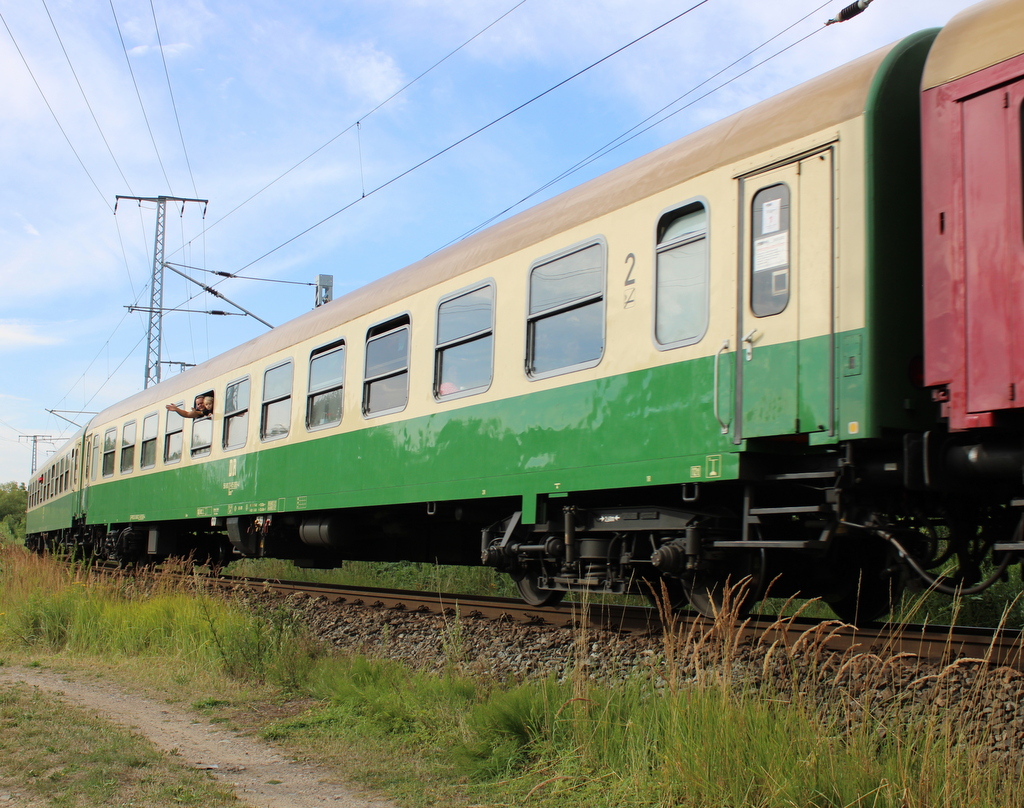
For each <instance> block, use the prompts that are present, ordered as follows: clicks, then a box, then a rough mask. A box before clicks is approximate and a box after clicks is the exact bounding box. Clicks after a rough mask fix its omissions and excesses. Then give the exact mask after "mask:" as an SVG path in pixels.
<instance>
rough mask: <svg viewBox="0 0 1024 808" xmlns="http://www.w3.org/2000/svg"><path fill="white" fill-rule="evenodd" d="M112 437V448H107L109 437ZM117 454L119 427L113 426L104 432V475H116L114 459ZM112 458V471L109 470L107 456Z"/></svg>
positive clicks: (106, 476)
mask: <svg viewBox="0 0 1024 808" xmlns="http://www.w3.org/2000/svg"><path fill="white" fill-rule="evenodd" d="M108 437H109V438H110V449H109V450H108V449H107V438H108ZM116 456H117V427H116V426H112V427H110V428H108V429H106V430H104V432H103V476H104V477H105V478H108V477H113V476H114V460H115V458H116ZM108 457H109V458H110V471H107V458H108Z"/></svg>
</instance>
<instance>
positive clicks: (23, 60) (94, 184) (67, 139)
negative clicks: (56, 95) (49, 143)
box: [0, 14, 113, 212]
mask: <svg viewBox="0 0 1024 808" xmlns="http://www.w3.org/2000/svg"><path fill="white" fill-rule="evenodd" d="M0 22H2V23H3V24H4V28H6V29H7V34H8V36H10V38H11V42H13V43H14V49H15V50H16V51H18V56H20V57H21V61H22V64H24V65H25V69H26V70H27V71H28V74H29V76H30V77H31V78H32V83H33V84H35V85H36V89H37V90H38V91H39V95H40V96H42V99H43V103H44V104H46V108H47V109H48V110H50V115H52V116H53V120H54V123H56V124H57V128H58V129H60V133H61V134H62V135H64V140H66V141H67V142H68V146H70V147H71V151H72V152H74V155H75V159H76V160H78V164H79V165H80V166H81V167H82V171H84V172H85V176H87V177H88V178H89V182H91V183H92V187H93V188H95V189H96V193H98V194H99V195H100V198H101V199H102V200H103V204H104V205H106V206H107V210H109V211H111V212H113V208H111V207H110V203H109V202H107V195H106V194H105V193H103V191H101V190H100V186H99V185H97V184H96V180H94V179H93V176H92V174H90V173H89V169H88V168H86V167H85V163H84V162H83V161H82V158H81V156H80V155H79V154H78V150H77V149H75V144H74V143H72V142H71V138H70V137H68V133H67V132H65V131H64V127H63V126H61V123H60V119H59V118H58V117H57V113H56V112H54V111H53V107H51V106H50V102H49V101H48V100H47V98H46V93H44V92H43V88H42V87H40V86H39V82H38V81H37V80H36V77H35V74H34V73H33V72H32V68H31V67H29V66H28V60H27V59H26V58H25V54H24V53H22V52H21V48H20V47H19V45H18V40H16V39H15V38H14V32H13V31H11V27H10V26H9V25H8V24H7V20H5V19H4V15H3V14H0Z"/></svg>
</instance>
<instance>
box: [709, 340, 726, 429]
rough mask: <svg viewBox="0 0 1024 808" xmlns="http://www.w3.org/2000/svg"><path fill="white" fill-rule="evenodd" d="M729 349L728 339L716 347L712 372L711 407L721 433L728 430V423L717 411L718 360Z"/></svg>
mask: <svg viewBox="0 0 1024 808" xmlns="http://www.w3.org/2000/svg"><path fill="white" fill-rule="evenodd" d="M728 350H729V340H726V341H725V342H723V343H722V347H721V348H719V349H718V353H716V354H715V372H714V386H715V389H714V390H713V391H712V393H711V395H712V401H713V409H714V413H715V420H716V421H718V425H719V426H720V427H722V434H723V435H726V434H728V432H729V424H728V422H727V421H723V420H722V416H721V415H719V413H718V360H719V359H721V357H722V353H723V352H725V351H728Z"/></svg>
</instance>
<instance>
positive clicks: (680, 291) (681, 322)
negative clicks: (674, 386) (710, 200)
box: [654, 202, 709, 349]
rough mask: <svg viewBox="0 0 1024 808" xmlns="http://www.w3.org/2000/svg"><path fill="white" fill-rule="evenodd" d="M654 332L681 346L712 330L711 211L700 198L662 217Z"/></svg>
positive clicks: (664, 342)
mask: <svg viewBox="0 0 1024 808" xmlns="http://www.w3.org/2000/svg"><path fill="white" fill-rule="evenodd" d="M655 273H656V278H655V295H654V336H655V339H656V340H657V341H658V347H659V348H662V349H665V348H678V347H680V346H682V345H693V344H694V343H696V342H700V341H701V339H703V337H704V334H705V332H706V331H707V330H708V311H709V303H708V276H709V263H708V212H707V208H705V207H704V205H703V204H702V203H700V202H694V203H692V204H689V205H686V206H684V207H682V208H679V209H677V210H674V211H671V212H670V213H666V214H665V215H664V216H662V217H661V220H660V221H659V222H658V248H657V264H656V268H655Z"/></svg>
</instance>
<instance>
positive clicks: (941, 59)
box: [921, 0, 1024, 90]
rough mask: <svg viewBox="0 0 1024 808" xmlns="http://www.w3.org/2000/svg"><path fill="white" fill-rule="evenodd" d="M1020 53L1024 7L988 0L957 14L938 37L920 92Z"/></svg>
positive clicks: (1018, 0)
mask: <svg viewBox="0 0 1024 808" xmlns="http://www.w3.org/2000/svg"><path fill="white" fill-rule="evenodd" d="M1021 53H1024V3H1022V2H1021V0H989V2H987V3H979V4H978V5H976V6H971V7H970V8H968V9H966V10H964V11H961V12H960V13H959V14H957V15H956V16H955V17H954V18H953V19H952V20H950V21H949V22H948V23H947V24H946V26H945V27H944V28H943V29H942V31H941V32H940V33H939V36H938V37H937V38H936V40H935V44H934V45H932V49H931V51H930V52H929V53H928V62H927V64H926V65H925V68H924V76H923V77H922V79H921V88H922V89H924V90H930V89H931V88H933V87H938V86H939V85H940V84H946V83H948V82H950V81H954V80H956V79H959V78H962V77H964V76H968V75H970V74H971V73H976V72H977V71H979V70H983V69H985V68H986V67H991V66H992V65H994V64H998V63H999V62H1003V61H1006V60H1007V59H1010V58H1012V57H1014V56H1019V55H1020V54H1021Z"/></svg>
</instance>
